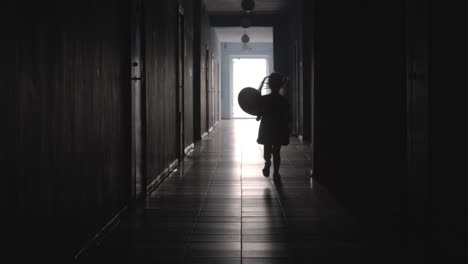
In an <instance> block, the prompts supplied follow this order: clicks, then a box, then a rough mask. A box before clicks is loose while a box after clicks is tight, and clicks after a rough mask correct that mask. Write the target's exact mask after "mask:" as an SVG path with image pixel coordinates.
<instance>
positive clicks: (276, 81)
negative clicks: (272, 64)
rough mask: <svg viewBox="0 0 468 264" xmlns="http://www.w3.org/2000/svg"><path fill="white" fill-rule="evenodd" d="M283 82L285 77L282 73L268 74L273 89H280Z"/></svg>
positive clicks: (269, 83)
mask: <svg viewBox="0 0 468 264" xmlns="http://www.w3.org/2000/svg"><path fill="white" fill-rule="evenodd" d="M283 84H284V78H283V76H282V75H281V74H279V73H276V72H274V73H272V74H270V75H269V76H268V85H269V86H270V88H271V90H272V91H275V92H277V91H279V89H280V88H281V87H282V86H283Z"/></svg>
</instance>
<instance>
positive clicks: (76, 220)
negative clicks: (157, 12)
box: [0, 0, 131, 263]
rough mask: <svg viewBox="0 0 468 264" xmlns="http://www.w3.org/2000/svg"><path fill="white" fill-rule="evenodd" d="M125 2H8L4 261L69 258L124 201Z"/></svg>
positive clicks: (126, 183) (127, 134)
mask: <svg viewBox="0 0 468 264" xmlns="http://www.w3.org/2000/svg"><path fill="white" fill-rule="evenodd" d="M128 9H129V2H128V1H114V0H112V1H110V0H103V1H88V2H86V1H76V0H66V1H49V0H45V1H6V2H5V3H2V28H3V27H6V28H7V31H5V32H8V38H7V39H8V40H6V38H2V41H1V42H0V46H1V48H0V52H1V58H2V65H8V67H7V69H4V70H5V71H3V70H2V71H1V72H0V80H1V81H0V83H1V89H0V90H2V93H3V92H5V94H2V107H4V108H5V109H4V111H2V112H3V114H7V115H8V119H5V120H8V122H7V123H4V126H3V127H2V130H4V131H5V132H6V134H7V135H8V136H7V137H6V138H5V139H7V140H6V142H5V143H6V144H5V145H3V146H2V152H3V154H5V153H4V151H6V154H5V155H4V157H5V161H6V162H5V163H2V164H8V165H7V167H6V168H5V169H6V170H4V171H3V172H2V176H3V177H2V178H4V180H5V182H4V183H2V187H4V188H5V192H3V193H4V194H6V199H5V200H4V201H6V204H7V207H6V208H8V210H6V209H5V207H3V208H2V209H4V210H3V212H4V213H5V214H4V215H3V216H2V218H4V219H5V220H7V222H8V224H7V225H5V227H6V231H5V233H6V234H4V235H6V237H5V241H8V242H7V243H6V244H5V245H4V249H6V250H5V251H6V252H7V254H11V256H12V257H13V258H9V257H8V256H6V257H5V259H10V260H11V261H12V260H17V262H18V263H20V262H21V260H23V259H24V260H25V261H26V260H29V261H36V262H37V261H39V262H43V261H45V260H47V261H48V262H53V261H54V260H60V261H59V263H68V261H70V260H72V259H73V257H74V256H75V255H76V254H77V253H78V252H79V250H80V249H81V248H83V247H84V246H85V243H86V242H87V241H88V240H89V239H91V238H92V237H93V236H94V235H95V234H96V233H97V232H98V231H99V230H100V229H101V228H102V227H103V226H104V225H105V224H106V223H108V222H109V221H110V220H111V219H112V218H113V217H114V216H115V215H116V214H118V213H119V212H120V211H121V210H122V209H123V208H124V207H125V205H126V204H127V202H128V199H129V194H130V190H129V188H130V185H129V183H130V175H131V171H130V169H131V168H130V166H131V156H130V154H131V153H130V146H131V141H130V137H131V135H130V125H129V124H130V99H129V98H130V89H129V88H130V80H129V73H130V72H129V69H130V64H129V61H128V60H129V51H130V48H129V40H128V36H129V25H128V24H129V23H128V21H129V12H128ZM3 32H4V31H2V33H3ZM2 189H3V188H2ZM40 260H43V261H40ZM21 263H22V262H21Z"/></svg>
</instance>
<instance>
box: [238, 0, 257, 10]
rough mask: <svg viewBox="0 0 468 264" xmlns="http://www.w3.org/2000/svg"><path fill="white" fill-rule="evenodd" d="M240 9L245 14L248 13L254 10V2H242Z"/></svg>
mask: <svg viewBox="0 0 468 264" xmlns="http://www.w3.org/2000/svg"><path fill="white" fill-rule="evenodd" d="M241 5H242V9H244V11H246V12H250V11H252V10H253V9H254V7H255V1H254V0H242V4H241Z"/></svg>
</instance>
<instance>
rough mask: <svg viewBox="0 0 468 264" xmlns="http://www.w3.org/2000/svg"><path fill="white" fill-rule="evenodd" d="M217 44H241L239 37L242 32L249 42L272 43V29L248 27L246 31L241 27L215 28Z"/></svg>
mask: <svg viewBox="0 0 468 264" xmlns="http://www.w3.org/2000/svg"><path fill="white" fill-rule="evenodd" d="M214 30H215V32H216V35H217V36H218V40H219V42H238V43H241V36H242V35H243V34H244V31H246V32H247V35H248V36H249V37H250V42H251V43H253V42H270V43H271V42H273V29H272V28H271V27H250V28H247V29H244V28H241V27H215V28H214Z"/></svg>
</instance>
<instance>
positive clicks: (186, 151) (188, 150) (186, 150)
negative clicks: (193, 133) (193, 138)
mask: <svg viewBox="0 0 468 264" xmlns="http://www.w3.org/2000/svg"><path fill="white" fill-rule="evenodd" d="M194 148H195V144H193V143H192V144H190V145H189V146H188V147H186V148H185V149H184V154H185V155H188V154H189V153H190V152H192V150H193V149H194Z"/></svg>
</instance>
